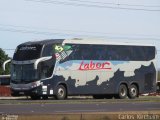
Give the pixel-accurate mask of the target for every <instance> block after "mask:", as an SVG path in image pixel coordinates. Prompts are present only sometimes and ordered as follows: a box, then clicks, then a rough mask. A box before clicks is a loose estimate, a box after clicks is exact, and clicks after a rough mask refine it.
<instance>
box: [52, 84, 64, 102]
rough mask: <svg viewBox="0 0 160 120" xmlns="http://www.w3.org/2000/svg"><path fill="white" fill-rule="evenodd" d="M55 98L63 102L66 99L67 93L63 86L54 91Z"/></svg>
mask: <svg viewBox="0 0 160 120" xmlns="http://www.w3.org/2000/svg"><path fill="white" fill-rule="evenodd" d="M55 98H56V99H57V100H64V99H66V98H67V91H66V88H65V87H64V86H63V85H58V87H57V89H56V95H55Z"/></svg>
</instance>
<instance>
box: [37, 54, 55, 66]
mask: <svg viewBox="0 0 160 120" xmlns="http://www.w3.org/2000/svg"><path fill="white" fill-rule="evenodd" d="M49 59H52V56H48V57H42V58H39V59H37V60H36V61H35V63H34V69H37V67H38V64H39V63H40V62H42V61H46V60H49Z"/></svg>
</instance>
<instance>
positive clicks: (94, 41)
mask: <svg viewBox="0 0 160 120" xmlns="http://www.w3.org/2000/svg"><path fill="white" fill-rule="evenodd" d="M63 43H64V44H65V43H74V44H98V45H134V46H155V45H153V44H143V43H138V42H134V43H133V42H124V41H123V42H122V41H120V42H116V41H113V40H107V39H80V38H74V39H65V40H64V41H63Z"/></svg>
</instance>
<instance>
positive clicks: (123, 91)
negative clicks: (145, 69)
mask: <svg viewBox="0 0 160 120" xmlns="http://www.w3.org/2000/svg"><path fill="white" fill-rule="evenodd" d="M127 93H128V90H127V87H126V85H124V84H121V85H120V87H119V91H118V95H117V96H116V98H120V99H125V98H126V97H127Z"/></svg>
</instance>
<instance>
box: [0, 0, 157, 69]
mask: <svg viewBox="0 0 160 120" xmlns="http://www.w3.org/2000/svg"><path fill="white" fill-rule="evenodd" d="M66 38H97V39H98V38H103V39H106V40H113V41H116V42H123V41H125V42H136V43H137V42H138V43H144V44H146V43H149V44H154V45H156V47H157V50H158V66H159V68H160V0H0V43H1V44H0V48H2V49H3V50H4V51H5V52H6V53H7V54H8V55H9V56H10V57H12V56H13V53H14V50H15V48H16V46H17V45H18V44H21V43H23V42H26V41H34V40H44V39H66Z"/></svg>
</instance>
